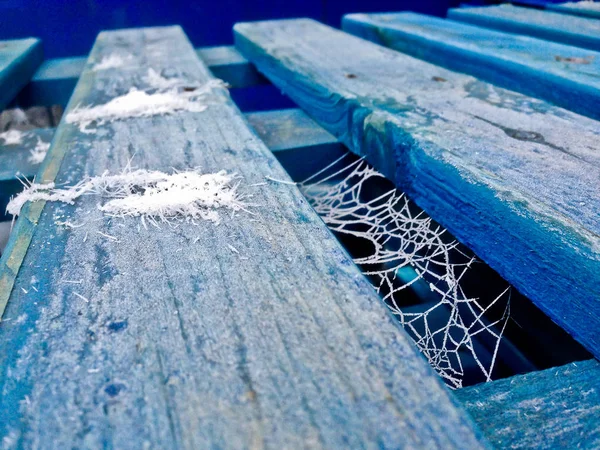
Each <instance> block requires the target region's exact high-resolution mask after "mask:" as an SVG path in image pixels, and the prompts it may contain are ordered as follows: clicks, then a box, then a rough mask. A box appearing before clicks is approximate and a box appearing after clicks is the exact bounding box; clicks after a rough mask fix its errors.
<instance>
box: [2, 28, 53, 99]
mask: <svg viewBox="0 0 600 450" xmlns="http://www.w3.org/2000/svg"><path fill="white" fill-rule="evenodd" d="M43 59H44V56H43V51H42V43H41V42H40V40H39V39H34V38H30V39H18V40H12V41H0V86H2V89H1V90H0V110H3V109H4V108H5V107H6V105H7V104H8V102H10V101H11V100H12V99H13V97H14V96H15V95H16V94H17V93H18V92H19V91H20V90H21V89H22V88H23V87H24V86H25V85H26V84H27V82H28V81H29V79H30V78H31V76H32V75H33V74H34V72H35V71H36V70H37V68H38V66H39V65H40V64H41V62H42V60H43Z"/></svg>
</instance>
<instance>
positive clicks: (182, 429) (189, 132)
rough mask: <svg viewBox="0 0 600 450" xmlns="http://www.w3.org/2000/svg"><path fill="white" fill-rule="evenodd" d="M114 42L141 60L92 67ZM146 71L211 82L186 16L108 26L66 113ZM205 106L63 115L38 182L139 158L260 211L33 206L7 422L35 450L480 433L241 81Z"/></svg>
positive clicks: (87, 200)
mask: <svg viewBox="0 0 600 450" xmlns="http://www.w3.org/2000/svg"><path fill="white" fill-rule="evenodd" d="M115 48H118V49H119V51H127V52H128V53H130V54H132V55H133V57H132V59H131V60H129V61H128V62H127V63H126V64H125V65H124V66H123V67H121V68H118V69H108V70H103V71H99V72H92V71H91V63H92V62H95V61H98V60H100V59H101V58H103V57H105V56H108V55H110V54H112V52H114V51H115ZM149 68H152V69H153V70H155V71H156V72H158V73H160V72H162V71H166V72H168V73H169V74H171V75H172V76H173V77H178V78H180V79H183V80H184V82H185V84H184V86H202V85H203V83H206V82H208V81H209V80H211V79H212V77H211V75H210V74H209V71H208V69H207V68H206V66H204V65H203V64H202V63H201V61H200V60H199V59H198V57H197V55H196V53H195V52H194V50H193V48H192V46H191V45H190V43H189V42H188V40H187V39H186V38H185V35H184V34H183V32H182V30H181V29H180V28H179V27H169V28H151V29H136V30H123V31H112V32H103V33H101V34H100V35H99V37H98V39H97V41H96V43H95V46H94V48H93V50H92V53H91V55H90V60H89V61H88V64H87V66H86V69H85V70H84V72H83V74H82V76H81V78H80V80H79V83H78V86H77V88H76V90H75V93H74V94H73V97H72V98H71V101H70V104H69V107H68V109H67V112H66V117H68V114H69V111H72V110H73V107H74V106H75V105H78V104H103V103H105V102H106V101H109V100H110V99H112V98H115V96H117V95H121V94H123V93H126V92H128V91H129V90H130V89H131V88H132V87H137V88H140V89H147V88H148V84H147V81H145V77H146V75H147V73H148V69H149ZM207 100H209V101H208V102H207V103H206V104H207V109H206V110H205V111H203V112H185V111H183V112H178V113H174V114H171V115H166V116H154V117H145V118H144V117H138V118H129V119H127V120H122V121H115V122H110V121H108V122H104V123H98V124H95V125H92V126H93V127H95V129H96V134H89V133H82V132H81V131H80V130H79V127H78V126H77V125H74V124H69V123H67V122H66V120H63V121H62V122H61V124H60V125H59V127H58V129H57V132H56V134H55V136H54V139H53V143H52V146H51V148H50V153H49V154H48V157H47V158H46V160H45V162H44V163H43V166H42V168H41V171H40V179H41V181H50V180H56V182H57V183H58V184H63V183H73V182H77V181H79V180H81V178H82V177H83V175H84V174H88V175H92V176H93V175H99V174H102V173H104V172H105V171H109V172H110V173H118V172H120V171H121V170H123V168H124V167H126V166H127V165H128V164H129V162H130V161H131V164H133V165H134V166H136V167H138V168H148V169H153V170H163V171H171V170H183V169H187V168H192V167H201V168H202V169H203V170H204V171H205V172H207V173H211V172H215V171H220V170H227V171H230V172H236V173H237V174H238V175H239V176H240V186H239V189H240V190H241V191H242V192H244V193H245V194H247V195H251V196H252V197H251V202H252V204H253V205H254V206H252V207H251V212H250V213H246V212H238V213H237V214H236V215H234V216H231V215H229V214H224V215H223V216H222V220H221V223H220V224H215V223H213V222H210V221H201V222H199V223H196V224H193V223H191V222H181V223H179V224H178V226H174V227H170V226H163V227H161V229H156V228H155V227H152V226H150V227H148V228H147V229H146V228H145V227H143V226H142V225H141V223H140V220H139V218H110V217H106V216H103V215H102V212H101V211H99V210H98V208H97V204H98V202H101V199H99V198H98V197H97V196H95V195H89V196H84V197H82V198H81V199H79V200H78V201H77V202H76V203H75V204H74V205H66V206H65V205H59V204H56V203H53V204H50V203H48V204H45V205H44V204H41V203H34V204H30V205H27V206H25V208H24V211H22V214H21V216H20V217H19V220H18V221H17V223H16V230H15V233H13V236H12V237H11V240H10V242H9V243H8V246H7V250H6V253H5V254H4V255H3V256H2V259H1V260H0V261H1V264H2V267H1V269H0V270H1V271H2V272H1V274H0V286H1V285H3V289H1V290H0V293H3V294H4V295H6V294H7V293H10V298H9V301H8V304H7V308H6V311H5V313H4V319H11V320H9V321H5V322H3V323H2V324H0V396H1V397H0V407H1V410H2V412H3V420H2V421H0V435H2V436H8V438H9V439H13V440H15V441H16V442H17V444H16V445H17V446H20V447H25V448H27V447H32V446H35V445H36V443H38V442H41V443H51V444H48V446H51V447H56V448H82V447H88V448H104V447H106V448H124V449H127V448H144V447H148V448H161V449H169V448H215V447H219V448H249V447H255V448H263V447H264V448H284V447H289V448H298V447H302V446H310V447H316V448H345V447H350V448H364V447H386V448H392V447H410V448H417V447H440V448H457V447H458V448H477V447H479V446H481V445H483V444H481V443H480V441H479V434H478V432H477V431H475V430H474V429H473V424H472V422H471V421H470V419H469V418H468V416H466V415H465V414H464V412H463V411H462V410H460V409H458V408H457V407H456V403H455V401H454V400H453V398H452V396H451V393H450V392H449V391H448V390H446V389H445V388H444V386H443V385H442V384H441V381H440V379H439V378H438V377H437V376H436V375H435V374H434V372H433V371H432V370H431V368H430V367H429V366H428V365H427V364H426V362H425V361H424V359H423V358H422V357H421V356H420V355H418V354H417V352H416V348H415V347H414V345H413V343H412V342H411V341H410V338H409V337H408V336H407V335H406V334H405V333H404V331H403V330H401V329H400V328H399V326H398V325H397V322H396V321H395V320H394V319H393V317H391V316H390V315H389V313H388V312H387V309H386V308H385V306H384V305H383V303H382V302H381V300H380V299H379V297H378V296H377V295H376V294H375V292H374V290H373V289H372V287H371V286H370V284H369V282H368V280H366V279H365V278H364V277H363V276H362V275H361V273H360V271H359V269H358V268H357V267H356V266H355V265H354V264H353V263H352V261H351V259H350V258H349V256H348V255H347V254H346V252H345V251H344V250H343V248H342V247H341V246H340V244H339V243H338V242H337V240H336V239H335V238H334V237H333V235H332V234H331V232H330V231H329V230H327V228H326V226H325V225H324V224H323V222H322V221H321V219H320V218H319V217H318V216H317V214H316V213H315V212H314V210H312V208H310V206H309V205H308V202H307V201H306V200H305V199H304V197H303V196H302V194H301V193H300V191H299V190H298V188H297V187H296V186H294V185H292V184H290V183H289V177H288V176H287V175H286V173H285V171H284V170H283V168H282V167H281V166H280V165H279V163H278V162H277V161H276V159H275V158H274V156H273V154H272V153H271V152H270V151H269V150H268V149H267V148H266V146H265V145H264V144H263V143H262V142H261V141H260V140H259V139H258V138H257V136H256V135H255V134H254V133H253V132H252V131H251V130H250V128H249V127H248V124H247V122H246V120H245V119H244V118H243V116H242V115H241V114H240V112H239V111H238V109H237V108H236V107H235V105H233V104H232V102H231V100H230V99H229V97H228V94H227V91H226V90H225V89H223V88H221V87H219V88H214V90H213V91H212V94H210V96H209V97H208V99H207ZM267 176H269V177H272V178H276V179H281V180H283V181H288V183H275V182H267V180H266V178H265V177H267ZM65 220H69V221H70V222H71V223H72V224H74V225H75V227H74V228H70V227H65V226H62V225H57V223H56V222H57V221H59V222H63V221H65ZM79 225H82V226H79ZM233 249H235V251H234V250H233ZM15 273H16V274H17V277H16V279H15V280H14V286H13V287H12V289H11V288H10V285H11V277H12V276H13V275H14V274H15ZM34 288H35V289H34ZM23 405H25V406H23ZM44 445H46V444H42V446H44Z"/></svg>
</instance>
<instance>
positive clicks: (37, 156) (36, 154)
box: [28, 137, 50, 164]
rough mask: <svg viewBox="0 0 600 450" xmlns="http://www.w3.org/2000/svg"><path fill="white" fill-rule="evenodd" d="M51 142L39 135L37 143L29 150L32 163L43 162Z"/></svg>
mask: <svg viewBox="0 0 600 450" xmlns="http://www.w3.org/2000/svg"><path fill="white" fill-rule="evenodd" d="M49 148H50V142H43V141H42V140H41V139H40V138H39V137H38V141H37V144H36V146H35V147H34V148H32V149H31V150H30V151H29V158H28V161H29V162H30V163H32V164H41V163H42V162H43V161H44V158H45V157H46V154H47V153H48V149H49Z"/></svg>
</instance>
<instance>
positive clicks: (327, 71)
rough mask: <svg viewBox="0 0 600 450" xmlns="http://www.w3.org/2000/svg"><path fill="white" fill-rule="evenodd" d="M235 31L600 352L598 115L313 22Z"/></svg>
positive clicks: (318, 113)
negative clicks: (589, 115)
mask: <svg viewBox="0 0 600 450" xmlns="http://www.w3.org/2000/svg"><path fill="white" fill-rule="evenodd" d="M235 35H236V43H237V46H238V48H239V49H240V51H241V52H242V53H243V54H244V55H245V56H246V57H247V58H248V59H249V60H250V61H252V62H253V63H254V64H255V65H256V66H257V68H258V69H259V70H260V71H261V72H263V73H264V74H265V75H266V76H267V77H268V78H269V79H271V81H272V82H273V83H274V84H276V85H278V86H280V87H281V88H282V89H284V90H285V92H286V94H288V95H289V96H290V97H291V98H292V99H294V100H295V101H296V102H297V103H298V105H300V106H301V107H302V109H304V110H305V111H306V112H307V113H308V114H309V115H310V116H311V117H312V118H313V119H315V120H316V121H317V122H318V123H319V124H320V125H322V126H323V127H324V128H325V129H327V130H328V131H329V132H330V133H332V134H333V135H335V136H337V137H338V138H339V139H340V140H341V141H342V142H344V143H345V144H346V145H347V146H348V147H349V148H350V149H351V150H352V151H354V152H355V153H357V154H359V155H364V156H366V157H367V159H368V160H369V161H370V162H371V163H372V164H373V165H374V166H375V167H377V168H378V169H379V170H380V171H381V172H382V173H384V174H385V175H386V176H387V177H388V178H389V179H391V180H393V181H394V182H395V183H396V185H397V186H398V187H399V188H400V189H401V190H404V191H405V192H407V193H408V194H409V196H410V197H411V198H412V199H413V200H415V201H416V202H417V203H418V204H419V205H420V206H421V207H422V208H423V209H425V210H426V211H427V212H428V213H429V214H430V215H431V216H432V217H433V218H434V219H435V220H437V221H438V222H440V223H441V224H442V225H444V226H446V227H447V228H448V229H449V230H450V232H451V233H452V234H453V235H454V236H456V237H457V238H458V239H459V240H461V241H462V242H463V243H464V244H466V245H467V246H468V247H470V248H471V249H473V250H474V251H475V253H477V254H478V255H479V256H480V257H481V258H482V259H483V260H484V261H486V262H487V263H488V264H489V265H490V266H492V267H493V268H494V269H496V270H497V271H498V272H499V273H500V274H501V275H502V276H503V277H504V278H505V279H507V280H508V281H509V282H511V283H513V284H514V286H515V287H517V288H518V289H519V290H520V291H521V292H522V293H524V294H525V295H527V296H528V297H530V298H531V299H532V300H533V301H534V302H535V303H536V304H537V305H538V306H539V307H540V308H541V309H542V310H544V312H546V313H547V314H548V315H549V316H550V317H551V318H552V319H553V320H554V321H555V322H556V323H558V324H559V325H561V326H562V327H563V328H565V329H566V330H567V331H569V332H570V333H571V334H572V335H573V336H574V337H575V338H576V339H577V340H579V342H581V343H582V344H583V345H585V346H586V347H587V348H588V349H589V350H590V351H591V352H592V353H594V354H595V355H600V302H599V299H600V294H599V293H600V290H599V288H598V286H600V237H599V236H600V217H599V216H598V211H599V210H600V152H599V151H598V150H599V145H600V144H599V142H600V140H599V138H600V127H598V122H596V121H594V120H591V119H589V118H586V117H584V116H580V115H577V114H575V113H571V112H569V111H566V110H564V109H561V108H558V107H555V106H552V105H550V104H548V103H545V102H543V101H541V100H537V99H534V98H530V97H525V96H523V95H521V94H517V93H515V92H511V91H507V90H504V89H502V88H498V87H495V86H493V85H491V84H487V83H484V82H482V81H479V80H477V79H475V78H472V77H469V76H466V75H463V74H459V73H456V72H451V71H449V70H446V69H443V68H440V67H437V66H434V65H431V64H428V63H426V62H423V61H420V60H417V59H414V58H411V57H410V56H406V55H403V54H401V53H398V52H395V51H393V50H389V49H386V48H383V47H380V46H378V45H375V44H373V43H371V42H368V41H365V40H362V39H358V38H356V37H353V36H350V35H348V34H345V33H342V32H340V31H337V30H334V29H332V28H329V27H326V26H324V25H321V24H319V23H317V22H314V21H311V20H289V21H272V22H257V23H244V24H237V25H236V26H235ZM573 268H577V269H576V270H574V269H573Z"/></svg>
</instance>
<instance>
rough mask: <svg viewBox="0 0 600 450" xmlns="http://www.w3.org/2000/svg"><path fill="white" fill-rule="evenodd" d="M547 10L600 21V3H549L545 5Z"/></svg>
mask: <svg viewBox="0 0 600 450" xmlns="http://www.w3.org/2000/svg"><path fill="white" fill-rule="evenodd" d="M544 6H545V8H546V9H549V10H551V11H556V12H559V13H563V14H573V15H575V16H581V17H591V18H594V19H600V3H598V2H590V1H583V2H567V3H548V4H546V5H544Z"/></svg>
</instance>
